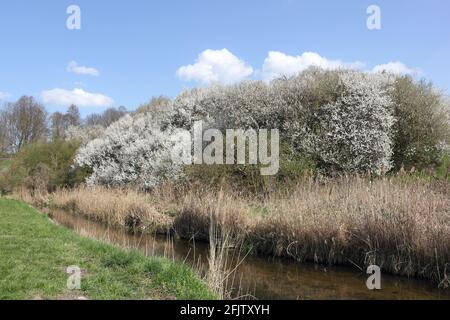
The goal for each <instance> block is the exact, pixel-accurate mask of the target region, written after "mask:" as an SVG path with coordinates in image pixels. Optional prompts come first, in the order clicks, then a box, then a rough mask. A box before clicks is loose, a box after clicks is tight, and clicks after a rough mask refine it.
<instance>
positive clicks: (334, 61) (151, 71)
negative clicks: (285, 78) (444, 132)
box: [0, 0, 450, 115]
mask: <svg viewBox="0 0 450 320" xmlns="http://www.w3.org/2000/svg"><path fill="white" fill-rule="evenodd" d="M72 4H75V5H78V6H79V7H80V8H81V30H68V29H67V28H66V20H67V18H68V14H67V13H66V9H67V7H68V6H69V5H72ZM371 4H375V5H378V6H379V7H380V9H381V24H382V28H381V30H372V31H371V30H368V28H367V26H366V20H367V18H368V16H369V15H368V14H367V13H366V10H367V7H368V6H369V5H371ZM0 39H1V44H2V46H1V50H0V99H2V100H16V99H17V98H19V97H20V96H21V95H24V94H26V95H33V96H35V97H37V98H38V99H39V100H41V101H42V102H43V103H44V104H45V105H46V107H47V109H48V110H49V111H55V110H65V109H66V107H65V105H64V104H67V103H68V101H70V100H71V99H75V100H76V101H82V102H81V104H82V106H81V108H80V109H81V110H82V113H83V115H86V114H88V113H91V112H99V111H102V110H104V109H105V108H106V107H107V106H108V105H114V106H120V105H124V106H126V107H127V108H129V109H134V108H136V107H137V106H138V105H139V104H140V103H143V102H146V101H148V100H149V99H150V97H152V96H155V95H161V94H162V95H168V96H172V97H173V96H176V95H177V94H178V93H179V92H180V91H181V90H182V89H183V88H186V87H192V86H196V85H205V84H208V83H209V82H211V81H214V80H218V81H223V82H233V81H238V80H241V79H245V78H250V79H269V78H270V77H273V76H275V75H276V74H277V73H280V72H283V71H286V70H297V69H298V70H301V69H302V68H304V67H306V66H308V65H310V64H319V65H324V66H325V67H330V68H332V67H335V66H338V65H346V66H351V67H358V68H360V69H364V70H373V68H374V67H376V66H380V65H385V66H386V64H388V63H394V64H390V65H387V66H388V67H390V68H394V69H395V70H398V71H399V72H406V73H412V74H414V75H415V76H416V77H424V78H426V79H429V80H432V81H433V82H434V83H435V84H436V85H438V86H440V87H442V88H443V89H445V90H447V92H449V89H450V77H449V71H450V59H449V57H450V41H449V40H450V2H449V1H448V0H427V1H425V0H420V1H419V0H395V1H393V0H389V1H384V0H383V1H381V0H371V1H364V0H352V1H349V0H345V1H331V0H327V1H325V0H315V1H300V0H278V1H275V0H267V1H264V0H245V1H243V0H239V1H238V0H227V1H225V0H220V1H218V0H178V1H176V0H164V1H162V0H161V1H156V0H153V1H148V0H128V1H122V0H115V1H107V0H73V1H64V0H58V1H55V0H40V1H29V0H14V1H12V0H10V1H6V0H3V1H1V4H0ZM223 49H226V50H223ZM202 53H203V54H202ZM70 62H72V64H71V65H70V67H71V68H69V64H70ZM183 66H184V68H183ZM180 68H181V69H180ZM386 68H387V67H386ZM399 69H400V70H399ZM177 71H178V72H177ZM97 72H98V74H97ZM80 99H81V100H80Z"/></svg>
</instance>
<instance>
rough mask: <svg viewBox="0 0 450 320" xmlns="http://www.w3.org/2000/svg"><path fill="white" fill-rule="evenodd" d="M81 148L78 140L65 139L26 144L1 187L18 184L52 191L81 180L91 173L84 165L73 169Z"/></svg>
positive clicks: (3, 177)
mask: <svg viewBox="0 0 450 320" xmlns="http://www.w3.org/2000/svg"><path fill="white" fill-rule="evenodd" d="M78 147H79V144H78V143H77V142H73V141H71V142H65V141H62V140H57V141H55V142H52V143H34V144H30V145H27V146H25V147H23V148H22V149H21V150H20V151H19V152H18V153H17V154H16V155H15V157H14V158H13V159H12V161H11V164H10V167H9V169H8V170H7V171H6V172H4V173H3V175H2V177H0V189H2V190H3V191H12V190H13V189H15V188H17V187H26V188H29V189H31V190H39V191H53V190H55V189H56V188H58V187H72V186H75V185H76V184H78V183H81V182H82V181H83V180H84V178H85V177H86V175H87V174H89V172H87V169H85V168H79V169H72V163H73V158H74V157H75V154H76V152H77V150H78Z"/></svg>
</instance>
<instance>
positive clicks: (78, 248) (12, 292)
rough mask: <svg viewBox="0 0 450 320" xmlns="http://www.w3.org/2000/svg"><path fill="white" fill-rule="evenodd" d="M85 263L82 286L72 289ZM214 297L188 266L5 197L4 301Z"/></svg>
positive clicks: (0, 214)
mask: <svg viewBox="0 0 450 320" xmlns="http://www.w3.org/2000/svg"><path fill="white" fill-rule="evenodd" d="M72 265H76V266H79V267H80V268H81V270H82V273H83V276H82V280H81V290H79V291H75V292H74V291H70V290H68V289H67V278H68V274H66V268H67V267H69V266H72ZM79 296H83V297H86V298H88V299H113V300H115V299H166V298H171V299H173V298H177V299H211V298H214V297H213V295H212V294H211V293H210V291H209V290H208V289H207V286H206V284H205V283H204V282H202V281H201V280H200V279H199V278H198V277H197V276H196V275H195V274H194V273H193V272H192V270H191V269H189V268H188V267H187V266H185V265H181V264H176V263H172V262H170V261H168V260H165V259H160V258H148V257H145V256H144V255H142V254H140V253H138V252H133V251H124V250H122V249H119V248H116V247H114V246H110V245H107V244H103V243H100V242H97V241H94V240H91V239H87V238H83V237H81V236H79V235H77V234H75V233H74V232H72V231H70V230H67V229H65V228H63V227H61V226H58V225H55V224H53V223H52V222H51V221H50V220H49V219H48V218H47V217H46V216H45V215H43V214H40V213H39V212H38V211H36V210H34V209H32V208H30V207H29V206H28V205H26V204H24V203H21V202H18V201H12V200H6V199H1V198H0V299H33V298H42V299H71V298H77V297H79Z"/></svg>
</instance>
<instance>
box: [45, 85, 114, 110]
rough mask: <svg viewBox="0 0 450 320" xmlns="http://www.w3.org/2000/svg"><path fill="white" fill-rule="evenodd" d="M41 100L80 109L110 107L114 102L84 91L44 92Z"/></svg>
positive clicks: (98, 94) (59, 90) (56, 90)
mask: <svg viewBox="0 0 450 320" xmlns="http://www.w3.org/2000/svg"><path fill="white" fill-rule="evenodd" d="M41 98H42V100H43V101H44V102H45V103H49V104H53V105H60V106H69V105H71V104H75V105H77V106H78V107H109V106H111V105H112V104H113V103H114V100H113V99H111V98H110V97H107V96H105V95H103V94H100V93H90V92H87V91H84V90H83V89H73V90H65V89H58V88H56V89H52V90H46V91H42V93H41Z"/></svg>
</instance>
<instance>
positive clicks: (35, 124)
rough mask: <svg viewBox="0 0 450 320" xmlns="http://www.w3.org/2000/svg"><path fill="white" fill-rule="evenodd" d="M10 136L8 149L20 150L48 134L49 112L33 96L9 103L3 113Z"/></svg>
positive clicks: (43, 138)
mask: <svg viewBox="0 0 450 320" xmlns="http://www.w3.org/2000/svg"><path fill="white" fill-rule="evenodd" d="M3 117H4V120H3V121H4V126H5V127H4V128H6V132H7V136H8V149H10V150H11V151H12V152H16V151H18V150H20V149H21V148H22V147H23V146H24V145H27V144H29V143H32V142H36V141H39V140H45V139H46V136H47V112H46V111H45V109H44V107H43V106H42V105H41V104H39V103H38V102H36V100H35V99H34V98H33V97H27V96H23V97H22V98H20V99H19V100H18V101H17V102H16V103H12V104H9V105H8V106H7V107H6V110H5V111H4V114H3Z"/></svg>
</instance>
